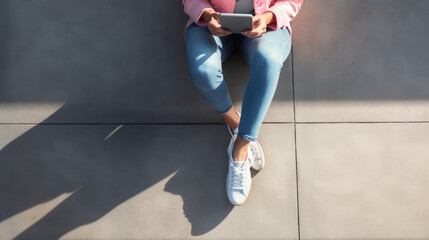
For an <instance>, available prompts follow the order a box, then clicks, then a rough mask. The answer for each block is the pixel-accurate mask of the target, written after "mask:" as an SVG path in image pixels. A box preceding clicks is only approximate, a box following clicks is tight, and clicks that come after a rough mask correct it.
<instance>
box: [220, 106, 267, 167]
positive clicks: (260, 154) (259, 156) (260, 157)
mask: <svg viewBox="0 0 429 240" xmlns="http://www.w3.org/2000/svg"><path fill="white" fill-rule="evenodd" d="M235 112H236V113H237V114H238V116H240V117H241V114H240V113H239V112H238V111H235ZM226 127H227V128H228V131H229V134H231V137H232V136H234V135H237V133H238V128H236V129H234V131H231V128H230V127H229V125H228V124H226ZM249 146H250V149H251V151H252V152H253V154H254V155H255V161H254V162H253V164H252V169H253V170H255V171H261V170H262V169H263V168H264V167H265V156H264V151H262V147H261V145H260V144H259V143H258V141H254V142H250V143H249Z"/></svg>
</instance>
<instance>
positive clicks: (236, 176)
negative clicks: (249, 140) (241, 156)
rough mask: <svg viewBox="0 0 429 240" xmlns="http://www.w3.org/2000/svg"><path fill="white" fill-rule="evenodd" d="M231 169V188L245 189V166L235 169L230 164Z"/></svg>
mask: <svg viewBox="0 0 429 240" xmlns="http://www.w3.org/2000/svg"><path fill="white" fill-rule="evenodd" d="M231 168H232V176H231V178H232V182H231V187H232V188H233V189H241V190H244V189H245V185H246V184H247V177H246V176H245V172H246V170H248V169H247V164H244V166H242V167H235V166H233V165H232V164H231Z"/></svg>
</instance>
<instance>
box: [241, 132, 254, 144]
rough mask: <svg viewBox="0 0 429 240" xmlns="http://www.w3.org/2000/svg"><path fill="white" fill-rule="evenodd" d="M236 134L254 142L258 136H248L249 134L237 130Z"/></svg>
mask: <svg viewBox="0 0 429 240" xmlns="http://www.w3.org/2000/svg"><path fill="white" fill-rule="evenodd" d="M237 135H238V136H240V137H242V138H244V139H246V140H247V141H250V142H256V141H257V140H258V137H252V136H249V135H246V134H242V133H240V132H238V133H237Z"/></svg>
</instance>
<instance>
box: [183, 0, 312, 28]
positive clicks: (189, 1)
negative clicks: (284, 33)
mask: <svg viewBox="0 0 429 240" xmlns="http://www.w3.org/2000/svg"><path fill="white" fill-rule="evenodd" d="M303 1H304V0H254V8H255V15H258V14H263V13H266V12H272V13H273V14H274V16H275V17H276V22H274V23H271V24H269V25H268V27H269V28H271V29H273V30H277V29H279V28H284V27H287V28H288V29H289V31H290V33H291V34H292V28H291V26H290V21H292V19H293V18H294V17H295V16H296V15H297V14H298V11H299V9H300V8H301V5H302V3H303ZM182 3H183V5H184V6H185V13H186V14H188V15H189V17H190V18H189V20H188V23H187V24H186V27H185V31H186V29H187V27H188V26H189V25H190V24H191V23H192V22H195V23H196V24H197V25H199V26H207V23H206V22H204V21H202V20H201V19H200V17H201V15H202V14H203V12H204V10H206V9H211V10H214V11H216V12H221V13H233V12H234V8H235V3H236V0H182Z"/></svg>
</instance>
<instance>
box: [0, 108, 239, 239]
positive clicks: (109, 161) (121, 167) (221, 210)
mask: <svg viewBox="0 0 429 240" xmlns="http://www.w3.org/2000/svg"><path fill="white" fill-rule="evenodd" d="M67 111H68V105H67V104H66V105H64V106H63V107H62V108H61V109H60V110H58V111H57V112H56V113H55V114H54V115H52V116H51V117H50V118H48V119H47V120H53V119H51V118H55V117H61V115H62V114H63V112H67ZM220 127H221V128H222V130H223V131H219V128H220ZM12 128H13V127H12ZM114 130H116V131H114ZM228 142H229V134H228V132H227V131H226V128H225V126H219V125H217V126H216V125H196V126H188V125H179V126H177V125H164V126H155V125H124V126H122V127H121V126H119V127H118V126H116V125H80V124H77V125H49V124H39V125H36V126H35V127H33V128H31V129H30V130H29V131H27V132H25V133H24V134H23V135H21V136H19V137H18V138H17V139H15V140H13V141H12V142H10V143H9V144H8V145H6V146H5V147H4V148H3V149H2V150H1V151H0V192H1V195H2V197H1V200H0V221H4V220H6V219H8V218H10V217H12V216H14V215H15V214H18V213H20V212H22V211H24V210H26V209H28V208H31V207H33V206H35V205H37V204H40V203H44V202H46V201H49V200H51V199H54V198H56V197H58V196H59V195H61V194H63V193H70V192H73V194H71V195H70V197H68V198H67V199H65V200H64V201H63V202H61V203H60V204H59V205H58V206H57V207H55V208H54V209H53V210H52V211H51V212H49V213H48V214H47V215H46V216H44V217H43V218H42V219H41V220H39V221H38V222H36V223H35V224H34V225H32V226H31V227H30V228H28V229H26V230H25V231H24V232H22V233H21V234H20V235H18V236H17V237H16V239H58V238H60V237H61V236H63V235H64V234H66V233H68V232H70V231H72V230H73V229H75V228H77V227H79V226H82V225H85V224H88V223H91V222H94V221H96V220H97V219H100V218H101V217H103V216H104V215H105V214H106V213H108V212H109V211H110V210H112V209H113V208H115V207H116V206H118V205H119V204H121V203H122V202H124V201H126V200H127V199H130V198H132V197H133V196H135V195H137V194H138V193H140V192H142V191H144V190H145V189H147V188H148V187H150V186H152V185H154V184H155V183H157V182H158V181H160V180H162V179H163V178H165V177H167V176H168V175H170V174H171V173H173V172H175V171H177V170H179V171H177V173H176V174H175V176H174V177H172V178H171V179H170V180H169V181H168V183H167V184H166V186H165V191H168V192H172V193H174V194H179V195H180V196H181V197H182V199H183V202H184V207H183V208H184V215H185V216H186V217H187V219H188V220H189V222H190V223H191V225H192V232H191V233H192V235H201V234H204V233H207V232H208V231H210V230H212V229H213V228H215V227H216V226H217V225H218V224H219V223H221V222H222V221H223V219H225V217H226V216H227V215H228V214H229V212H230V211H231V210H232V208H233V206H232V205H231V204H230V203H229V202H228V200H227V197H226V192H225V181H226V172H227V161H226V159H227V153H226V150H225V149H226V146H227V144H228ZM208 153H209V154H208ZM142 217H145V216H142Z"/></svg>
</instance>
